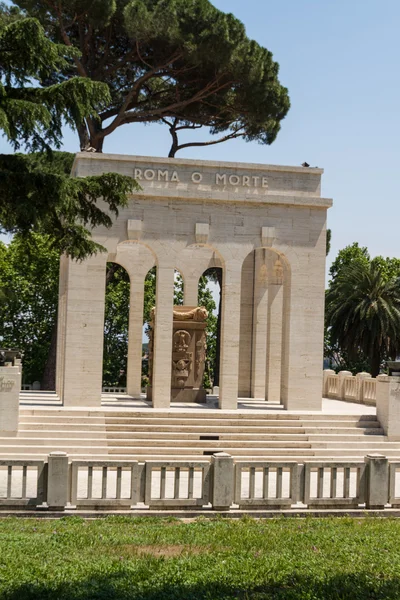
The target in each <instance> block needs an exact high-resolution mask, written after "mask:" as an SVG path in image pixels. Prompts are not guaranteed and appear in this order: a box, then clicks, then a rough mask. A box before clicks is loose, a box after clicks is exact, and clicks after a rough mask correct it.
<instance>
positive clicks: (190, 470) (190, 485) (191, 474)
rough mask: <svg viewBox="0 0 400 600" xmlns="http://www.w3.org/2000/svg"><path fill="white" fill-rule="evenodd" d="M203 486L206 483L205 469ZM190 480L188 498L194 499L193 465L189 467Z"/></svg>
mask: <svg viewBox="0 0 400 600" xmlns="http://www.w3.org/2000/svg"><path fill="white" fill-rule="evenodd" d="M202 475H203V477H202V488H203V485H204V470H203V472H202ZM188 476H189V481H188V498H189V499H192V498H193V487H194V468H193V467H189V475H188Z"/></svg>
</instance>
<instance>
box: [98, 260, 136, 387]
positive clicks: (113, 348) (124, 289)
mask: <svg viewBox="0 0 400 600" xmlns="http://www.w3.org/2000/svg"><path fill="white" fill-rule="evenodd" d="M105 294H106V298H105V312H104V350H103V389H104V390H105V391H108V390H110V389H112V390H118V391H125V390H126V385H127V369H128V364H127V356H128V341H129V303H130V280H129V275H128V272H127V271H126V270H125V269H124V267H122V266H121V265H119V264H117V263H115V262H108V263H107V268H106V290H105Z"/></svg>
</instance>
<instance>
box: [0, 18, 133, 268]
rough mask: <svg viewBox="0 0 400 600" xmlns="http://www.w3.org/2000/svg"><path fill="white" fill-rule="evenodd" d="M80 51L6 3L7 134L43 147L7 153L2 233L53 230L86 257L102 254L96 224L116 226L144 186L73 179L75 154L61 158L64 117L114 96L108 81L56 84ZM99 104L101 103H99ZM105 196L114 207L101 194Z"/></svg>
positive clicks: (68, 248) (0, 25) (111, 179)
mask: <svg viewBox="0 0 400 600" xmlns="http://www.w3.org/2000/svg"><path fill="white" fill-rule="evenodd" d="M77 55H78V51H77V50H75V49H73V48H66V47H65V46H64V45H60V44H55V43H53V42H51V41H50V40H48V39H47V37H46V35H45V33H44V31H43V28H42V27H41V26H40V24H39V22H38V21H37V20H36V19H31V18H30V19H17V20H13V16H12V14H11V13H10V12H9V11H7V10H6V9H5V8H4V7H3V14H2V18H1V19H0V131H2V132H3V134H4V135H5V137H6V138H7V139H8V140H9V141H10V142H11V144H13V146H14V148H15V149H18V148H20V146H21V145H23V146H24V147H25V148H27V149H28V150H37V151H43V150H46V152H44V153H41V152H37V153H34V154H30V155H23V154H15V155H0V198H1V202H0V231H3V232H8V233H17V232H20V233H22V234H24V235H27V234H29V233H31V232H32V231H36V232H37V231H40V232H42V233H47V234H49V235H50V236H51V237H52V239H53V241H54V244H57V246H58V249H59V251H61V252H66V253H67V254H69V255H70V256H72V257H73V258H78V259H81V258H83V257H85V256H87V255H88V254H91V253H93V252H96V251H98V250H99V249H100V248H101V247H100V246H99V245H98V244H96V243H94V242H93V240H92V239H91V237H90V233H89V231H88V229H90V228H92V227H95V226H96V225H105V226H110V225H111V223H112V219H111V216H110V214H109V213H108V211H109V212H110V213H111V214H114V215H115V214H117V213H118V207H119V206H122V205H124V204H126V202H127V194H128V192H131V191H132V190H133V189H135V188H137V187H138V186H137V184H136V183H135V182H134V180H132V179H131V178H128V177H123V176H121V175H118V174H110V173H108V174H105V175H101V176H98V177H89V178H85V179H78V178H71V177H70V170H71V166H72V160H73V158H72V155H67V154H59V155H55V154H54V153H53V152H51V151H50V147H51V146H56V147H58V146H60V144H61V127H62V124H63V123H64V122H67V123H68V124H70V125H72V126H73V125H74V124H75V123H76V122H79V121H81V120H82V119H83V118H85V117H88V116H89V115H91V116H92V118H97V117H96V115H97V109H98V108H101V107H104V106H105V105H106V104H108V103H109V101H110V96H109V92H108V88H107V85H106V84H104V83H100V82H94V81H91V80H89V79H87V78H82V77H76V78H74V79H71V80H65V81H61V82H58V83H54V84H53V85H47V86H45V85H44V82H45V80H46V79H47V78H48V77H50V75H54V74H55V73H61V72H62V71H63V70H64V69H65V68H67V66H68V64H69V61H71V60H73V59H74V58H76V57H77ZM96 107H97V108H96ZM100 196H102V197H103V198H104V200H105V203H106V205H107V208H108V211H107V212H104V211H102V210H101V209H100V208H99V207H98V206H97V205H96V201H97V199H98V198H99V197H100Z"/></svg>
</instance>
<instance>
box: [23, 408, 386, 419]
mask: <svg viewBox="0 0 400 600" xmlns="http://www.w3.org/2000/svg"><path fill="white" fill-rule="evenodd" d="M20 416H21V417H25V416H36V417H52V416H59V417H62V418H66V417H75V418H81V417H83V416H90V417H92V418H93V417H96V416H98V417H105V416H106V417H107V418H123V419H133V420H139V419H155V418H168V419H178V420H181V419H196V420H198V418H199V417H201V418H202V419H203V420H209V419H210V420H213V419H217V420H218V421H221V420H223V419H228V420H229V419H234V420H236V421H239V422H240V421H242V420H252V421H258V420H260V418H261V419H269V420H274V421H276V420H278V421H280V420H283V421H303V420H308V421H314V420H316V421H318V420H321V419H329V420H331V421H342V420H347V421H348V420H350V421H359V420H362V421H376V416H375V415H368V414H367V415H337V414H333V415H327V414H323V415H321V413H315V414H309V413H302V414H301V413H300V414H296V413H288V412H284V411H282V412H278V413H270V412H267V413H266V412H265V411H255V410H251V411H249V412H246V413H243V412H241V413H238V412H236V411H222V410H211V409H203V410H196V409H195V410H190V411H183V410H182V409H179V410H175V411H174V410H172V411H170V410H168V409H165V410H157V409H148V410H146V411H128V410H125V409H121V410H119V411H112V412H111V411H107V410H93V409H90V408H89V409H88V408H83V409H81V408H77V409H64V408H58V407H54V408H51V407H47V408H44V409H42V410H41V409H37V408H34V409H28V408H25V407H21V409H20Z"/></svg>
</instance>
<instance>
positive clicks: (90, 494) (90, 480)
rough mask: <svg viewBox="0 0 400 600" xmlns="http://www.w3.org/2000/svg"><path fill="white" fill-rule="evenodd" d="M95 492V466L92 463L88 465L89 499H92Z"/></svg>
mask: <svg viewBox="0 0 400 600" xmlns="http://www.w3.org/2000/svg"><path fill="white" fill-rule="evenodd" d="M92 493H93V467H92V466H91V465H90V466H89V467H88V480H87V497H88V500H91V499H92Z"/></svg>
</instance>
